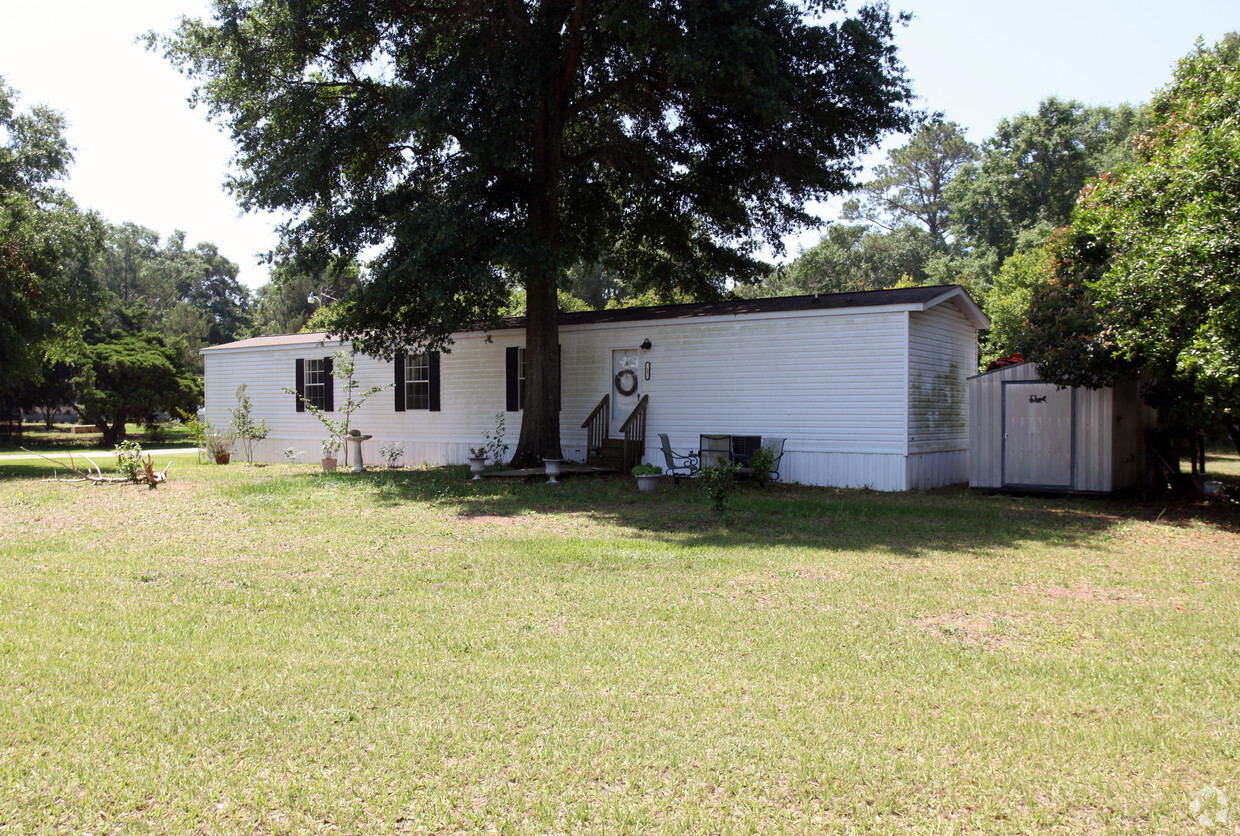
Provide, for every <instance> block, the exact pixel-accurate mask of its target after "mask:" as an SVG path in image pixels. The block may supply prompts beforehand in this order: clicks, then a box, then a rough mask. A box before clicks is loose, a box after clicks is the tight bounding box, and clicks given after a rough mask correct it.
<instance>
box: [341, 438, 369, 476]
mask: <svg viewBox="0 0 1240 836" xmlns="http://www.w3.org/2000/svg"><path fill="white" fill-rule="evenodd" d="M372 438H374V436H373V435H362V434H361V433H360V432H358V431H357V430H349V434H348V435H346V436H345V437H344V440H345V441H346V442H348V443H350V444H352V445H353V457H354V458H353V472H354V473H364V472H365V470H366V467H365V466H364V465H363V464H362V442H363V441H368V440H370V439H372Z"/></svg>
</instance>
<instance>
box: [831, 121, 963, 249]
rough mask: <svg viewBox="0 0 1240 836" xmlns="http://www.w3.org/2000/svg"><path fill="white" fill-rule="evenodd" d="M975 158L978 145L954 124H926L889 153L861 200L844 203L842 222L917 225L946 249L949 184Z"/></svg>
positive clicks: (889, 226)
mask: <svg viewBox="0 0 1240 836" xmlns="http://www.w3.org/2000/svg"><path fill="white" fill-rule="evenodd" d="M975 159H977V146H976V145H974V144H973V143H972V142H969V140H968V139H967V138H965V135H964V134H963V133H962V132H961V130H960V126H959V125H957V124H956V123H955V122H944V121H943V120H941V119H933V120H929V121H926V122H923V123H922V124H921V125H920V126H918V128H917V130H916V132H915V133H914V134H913V136H912V137H911V138H910V139H909V141H908V142H907V143H905V144H904V145H902V146H900V147H899V148H895V149H893V150H891V151H889V152H888V153H887V162H885V163H882V164H881V165H878V166H875V168H874V179H872V180H869V181H868V182H866V183H864V184H863V185H862V186H861V187H860V189H859V191H860V193H861V197H860V198H854V199H852V200H850V201H848V202H847V203H845V204H844V209H843V213H842V214H843V217H844V219H845V220H865V221H868V222H870V223H872V224H874V225H875V226H878V227H881V228H883V229H886V230H888V231H892V230H894V229H895V228H896V227H898V226H900V225H901V224H918V225H921V226H923V227H924V228H925V230H926V232H928V233H929V234H930V237H931V239H932V240H933V241H934V244H935V246H936V247H941V246H942V245H943V243H944V239H945V236H946V234H947V230H948V225H949V221H950V217H951V205H950V204H949V203H948V201H947V197H946V195H945V194H944V192H945V190H946V188H947V184H948V183H950V182H951V180H952V178H953V177H955V176H956V172H957V171H959V170H960V167H961V166H963V165H964V164H965V163H969V162H972V161H973V160H975Z"/></svg>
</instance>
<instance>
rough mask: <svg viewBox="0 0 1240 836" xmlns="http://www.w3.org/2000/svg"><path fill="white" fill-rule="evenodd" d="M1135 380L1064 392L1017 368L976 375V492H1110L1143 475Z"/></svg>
mask: <svg viewBox="0 0 1240 836" xmlns="http://www.w3.org/2000/svg"><path fill="white" fill-rule="evenodd" d="M1142 417H1143V415H1142V406H1141V396H1140V391H1139V387H1138V384H1137V382H1136V381H1131V382H1127V383H1124V384H1121V385H1118V386H1115V387H1111V388H1107V389H1081V388H1066V389H1061V388H1059V387H1058V386H1057V385H1056V384H1054V383H1047V382H1046V381H1044V380H1042V379H1041V377H1039V375H1038V370H1037V366H1035V365H1034V364H1033V363H1018V364H1015V365H1011V366H1004V367H1002V368H998V369H995V370H993V371H989V372H985V373H983V374H979V375H975V376H974V377H971V378H969V442H970V443H969V487H971V488H983V489H989V490H1014V491H1067V492H1073V493H1110V492H1111V491H1117V490H1123V489H1125V488H1131V487H1135V486H1136V485H1138V484H1139V483H1140V480H1141V477H1142V473H1143V470H1144V467H1143V463H1144V458H1145V457H1144V446H1143V444H1144V442H1143V426H1142Z"/></svg>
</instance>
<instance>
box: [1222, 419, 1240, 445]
mask: <svg viewBox="0 0 1240 836" xmlns="http://www.w3.org/2000/svg"><path fill="white" fill-rule="evenodd" d="M1223 423H1225V424H1226V425H1227V434H1228V435H1229V436H1231V443H1232V444H1234V445H1236V452H1237V453H1240V418H1230V417H1229V418H1226V419H1224V421H1223Z"/></svg>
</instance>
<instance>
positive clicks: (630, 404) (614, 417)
mask: <svg viewBox="0 0 1240 836" xmlns="http://www.w3.org/2000/svg"><path fill="white" fill-rule="evenodd" d="M637 357H638V355H637V349H636V348H621V349H617V350H615V351H612V353H611V435H612V437H613V438H615V437H616V436H618V435H619V434H620V425H621V424H623V423H624V422H625V420H626V419H627V418H628V417H629V415H631V414H632V412H633V410H634V409H635V408H636V407H637V402H638V401H640V400H641V397H642V393H641V388H642V387H641V368H640V366H641V363H640V362H639V361H638V359H637Z"/></svg>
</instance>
